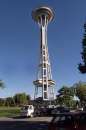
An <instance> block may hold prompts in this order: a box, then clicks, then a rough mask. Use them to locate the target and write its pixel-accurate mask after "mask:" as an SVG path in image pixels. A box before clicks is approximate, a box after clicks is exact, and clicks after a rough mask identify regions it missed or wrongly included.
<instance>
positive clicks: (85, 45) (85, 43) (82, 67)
mask: <svg viewBox="0 0 86 130" xmlns="http://www.w3.org/2000/svg"><path fill="white" fill-rule="evenodd" d="M84 30H85V33H84V38H83V40H82V53H81V55H82V60H83V64H81V63H80V64H79V66H78V69H79V71H80V72H81V73H86V23H85V24H84Z"/></svg>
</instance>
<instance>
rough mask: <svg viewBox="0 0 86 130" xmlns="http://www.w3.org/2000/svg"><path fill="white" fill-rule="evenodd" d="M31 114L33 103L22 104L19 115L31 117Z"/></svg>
mask: <svg viewBox="0 0 86 130" xmlns="http://www.w3.org/2000/svg"><path fill="white" fill-rule="evenodd" d="M33 114H34V106H33V105H24V106H23V107H22V108H21V116H24V117H33Z"/></svg>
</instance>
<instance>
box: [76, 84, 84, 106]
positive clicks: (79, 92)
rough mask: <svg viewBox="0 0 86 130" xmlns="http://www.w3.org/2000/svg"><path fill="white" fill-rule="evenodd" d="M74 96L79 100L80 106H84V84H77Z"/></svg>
mask: <svg viewBox="0 0 86 130" xmlns="http://www.w3.org/2000/svg"><path fill="white" fill-rule="evenodd" d="M76 96H77V97H78V98H79V99H80V102H81V105H85V104H86V83H79V84H77V87H76Z"/></svg>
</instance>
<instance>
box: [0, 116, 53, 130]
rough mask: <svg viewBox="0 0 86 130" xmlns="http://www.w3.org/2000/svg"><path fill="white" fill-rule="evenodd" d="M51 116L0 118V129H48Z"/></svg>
mask: <svg viewBox="0 0 86 130" xmlns="http://www.w3.org/2000/svg"><path fill="white" fill-rule="evenodd" d="M50 121H51V117H36V118H18V117H17V118H5V117H3V118H0V130H48V124H49V122H50Z"/></svg>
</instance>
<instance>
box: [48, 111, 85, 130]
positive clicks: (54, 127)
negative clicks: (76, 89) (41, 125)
mask: <svg viewBox="0 0 86 130" xmlns="http://www.w3.org/2000/svg"><path fill="white" fill-rule="evenodd" d="M48 130H86V112H79V113H70V112H69V113H60V114H56V115H55V116H54V117H53V119H52V121H51V123H50V124H49V129H48Z"/></svg>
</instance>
